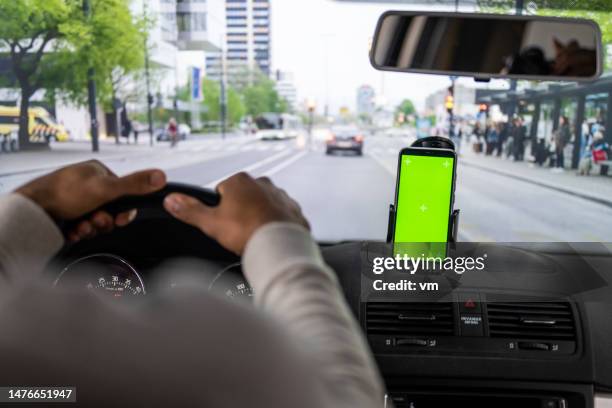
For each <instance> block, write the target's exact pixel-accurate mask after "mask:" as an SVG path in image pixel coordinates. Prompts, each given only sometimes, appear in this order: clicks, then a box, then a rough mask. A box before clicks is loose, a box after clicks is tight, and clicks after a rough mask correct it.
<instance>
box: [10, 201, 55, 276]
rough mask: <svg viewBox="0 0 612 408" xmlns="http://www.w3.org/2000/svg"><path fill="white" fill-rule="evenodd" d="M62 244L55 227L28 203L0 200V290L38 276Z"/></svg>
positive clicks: (34, 204) (51, 221)
mask: <svg viewBox="0 0 612 408" xmlns="http://www.w3.org/2000/svg"><path fill="white" fill-rule="evenodd" d="M63 244H64V237H63V236H62V234H61V232H60V230H59V228H58V227H57V225H56V224H55V223H54V222H53V220H52V219H51V218H50V217H49V215H47V213H46V212H45V211H44V210H43V209H42V208H40V207H39V206H38V205H37V204H36V203H34V202H33V201H32V200H30V199H28V198H26V197H24V196H22V195H20V194H16V193H14V194H9V195H6V196H2V197H0V286H3V285H7V284H11V283H13V282H15V281H16V280H19V279H23V278H26V274H28V273H37V272H40V271H41V270H42V269H43V268H44V266H45V264H46V263H47V262H48V261H49V259H50V258H51V257H52V256H53V255H54V254H55V253H56V252H57V251H58V250H59V249H60V248H61V247H62V245H63Z"/></svg>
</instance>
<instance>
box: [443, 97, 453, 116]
mask: <svg viewBox="0 0 612 408" xmlns="http://www.w3.org/2000/svg"><path fill="white" fill-rule="evenodd" d="M444 106H445V107H446V110H447V112H448V113H453V108H454V107H455V98H454V97H453V95H447V96H446V101H445V102H444Z"/></svg>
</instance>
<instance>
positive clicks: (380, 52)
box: [370, 11, 603, 81]
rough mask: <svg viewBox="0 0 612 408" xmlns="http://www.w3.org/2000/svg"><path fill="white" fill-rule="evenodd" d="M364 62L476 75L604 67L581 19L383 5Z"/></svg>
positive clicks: (594, 35) (558, 74)
mask: <svg viewBox="0 0 612 408" xmlns="http://www.w3.org/2000/svg"><path fill="white" fill-rule="evenodd" d="M370 62H371V64H372V66H373V67H374V68H375V69H378V70H381V71H395V72H411V73H420V74H437V75H446V76H469V77H476V78H480V79H481V80H482V79H490V78H504V79H525V80H547V81H551V80H561V81H591V80H594V79H596V78H598V77H599V76H600V75H601V73H602V71H603V45H602V40H601V31H600V29H599V26H598V25H597V23H595V22H594V21H592V20H588V19H574V18H560V17H542V16H521V15H505V14H474V13H438V12H413V11H388V12H386V13H384V14H383V15H382V16H381V17H380V18H379V20H378V24H377V27H376V32H375V35H374V39H373V42H372V48H371V50H370Z"/></svg>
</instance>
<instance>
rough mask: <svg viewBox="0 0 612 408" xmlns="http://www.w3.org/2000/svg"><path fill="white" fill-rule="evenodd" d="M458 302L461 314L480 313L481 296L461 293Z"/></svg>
mask: <svg viewBox="0 0 612 408" xmlns="http://www.w3.org/2000/svg"><path fill="white" fill-rule="evenodd" d="M457 302H458V303H459V311H460V312H461V313H465V312H467V313H480V312H481V308H480V296H479V295H478V293H459V294H458V299H457Z"/></svg>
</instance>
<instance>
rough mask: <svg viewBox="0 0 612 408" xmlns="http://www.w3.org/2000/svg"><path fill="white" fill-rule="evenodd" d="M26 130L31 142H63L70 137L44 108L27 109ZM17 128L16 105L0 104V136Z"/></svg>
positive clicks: (14, 132) (12, 132) (11, 132)
mask: <svg viewBox="0 0 612 408" xmlns="http://www.w3.org/2000/svg"><path fill="white" fill-rule="evenodd" d="M28 116H29V121H28V132H29V133H30V140H31V141H32V142H38V141H47V142H48V141H52V140H53V141H56V142H64V141H66V140H68V139H69V138H70V133H69V132H68V131H67V130H66V128H65V127H64V126H63V125H60V124H59V123H57V122H56V121H55V118H54V117H53V116H52V115H51V114H50V113H49V112H48V111H47V110H46V109H44V108H39V107H35V108H30V109H29V110H28ZM18 130H19V108H18V107H16V106H0V136H5V137H8V136H9V135H11V134H16V133H17V132H18Z"/></svg>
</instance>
